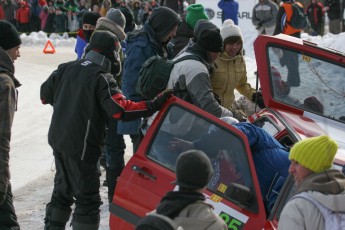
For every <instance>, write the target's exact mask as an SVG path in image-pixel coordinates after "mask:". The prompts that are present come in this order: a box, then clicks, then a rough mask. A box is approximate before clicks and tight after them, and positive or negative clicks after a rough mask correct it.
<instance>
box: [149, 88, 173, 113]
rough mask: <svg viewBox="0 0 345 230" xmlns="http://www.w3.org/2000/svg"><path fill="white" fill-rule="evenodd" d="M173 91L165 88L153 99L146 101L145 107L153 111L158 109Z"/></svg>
mask: <svg viewBox="0 0 345 230" xmlns="http://www.w3.org/2000/svg"><path fill="white" fill-rule="evenodd" d="M173 92H174V91H173V90H172V89H166V90H164V91H163V92H161V93H160V94H158V95H157V96H156V97H155V98H154V99H153V100H151V101H146V105H147V108H148V109H149V110H152V111H154V112H156V111H158V110H160V109H161V108H162V106H163V105H164V103H165V102H166V101H167V100H168V99H169V98H170V97H171V95H172V93H173Z"/></svg>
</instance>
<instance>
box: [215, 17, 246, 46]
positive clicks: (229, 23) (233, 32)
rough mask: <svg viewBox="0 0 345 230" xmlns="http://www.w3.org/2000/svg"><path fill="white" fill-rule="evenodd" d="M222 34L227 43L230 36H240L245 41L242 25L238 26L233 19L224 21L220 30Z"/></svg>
mask: <svg viewBox="0 0 345 230" xmlns="http://www.w3.org/2000/svg"><path fill="white" fill-rule="evenodd" d="M220 34H221V35H222V38H223V41H224V43H226V40H227V38H230V37H240V38H241V40H242V41H243V39H242V32H241V30H240V27H238V26H236V25H235V23H234V21H233V20H231V19H227V20H225V21H224V22H223V27H222V29H221V30H220Z"/></svg>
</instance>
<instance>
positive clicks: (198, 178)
mask: <svg viewBox="0 0 345 230" xmlns="http://www.w3.org/2000/svg"><path fill="white" fill-rule="evenodd" d="M175 168H176V170H175V171H176V181H174V182H173V183H174V184H177V185H179V186H180V187H182V188H186V189H191V190H193V189H201V188H204V187H206V185H207V184H208V182H209V180H210V179H211V177H212V175H213V168H212V165H211V162H210V159H209V158H208V156H207V155H206V154H205V153H204V152H202V151H200V150H188V151H186V152H183V153H181V154H180V155H179V156H178V158H177V161H176V167H175Z"/></svg>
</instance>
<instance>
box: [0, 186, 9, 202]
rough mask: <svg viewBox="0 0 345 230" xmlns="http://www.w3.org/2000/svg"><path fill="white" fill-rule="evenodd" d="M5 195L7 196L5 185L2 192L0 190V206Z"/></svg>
mask: <svg viewBox="0 0 345 230" xmlns="http://www.w3.org/2000/svg"><path fill="white" fill-rule="evenodd" d="M6 196H7V187H6V188H5V191H4V192H0V206H1V205H2V204H3V203H4V201H5V200H6Z"/></svg>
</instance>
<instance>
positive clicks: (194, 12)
mask: <svg viewBox="0 0 345 230" xmlns="http://www.w3.org/2000/svg"><path fill="white" fill-rule="evenodd" d="M187 12H188V13H187V15H186V22H187V24H188V25H189V26H190V27H191V28H193V29H194V27H195V24H196V22H197V21H199V20H200V19H206V20H208V19H209V18H208V16H207V14H206V12H205V9H204V6H203V5H201V4H192V5H190V6H189V7H188V8H187Z"/></svg>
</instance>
